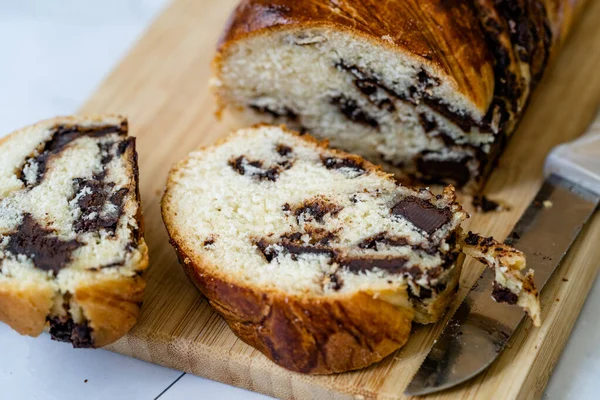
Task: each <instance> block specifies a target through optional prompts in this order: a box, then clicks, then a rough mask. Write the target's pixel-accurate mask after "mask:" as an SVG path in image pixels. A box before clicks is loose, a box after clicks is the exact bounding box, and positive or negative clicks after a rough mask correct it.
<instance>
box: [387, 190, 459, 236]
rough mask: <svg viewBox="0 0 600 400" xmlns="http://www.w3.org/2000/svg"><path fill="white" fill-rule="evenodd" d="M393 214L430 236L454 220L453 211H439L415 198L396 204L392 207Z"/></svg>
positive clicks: (407, 198)
mask: <svg viewBox="0 0 600 400" xmlns="http://www.w3.org/2000/svg"><path fill="white" fill-rule="evenodd" d="M392 214H394V215H400V216H401V217H403V218H404V219H406V220H408V221H409V222H411V223H412V224H413V225H414V226H416V227H417V228H419V229H421V230H423V231H425V232H427V233H428V234H430V235H431V234H432V233H434V232H435V231H437V230H438V229H439V228H441V227H442V226H444V225H445V224H447V223H448V222H450V220H451V219H452V211H450V210H449V209H448V208H444V209H439V208H437V207H435V206H434V205H433V204H431V203H429V202H428V201H426V200H423V199H421V198H418V197H415V196H408V197H405V198H404V199H402V200H400V201H399V202H398V203H396V204H395V205H394V206H393V207H392Z"/></svg>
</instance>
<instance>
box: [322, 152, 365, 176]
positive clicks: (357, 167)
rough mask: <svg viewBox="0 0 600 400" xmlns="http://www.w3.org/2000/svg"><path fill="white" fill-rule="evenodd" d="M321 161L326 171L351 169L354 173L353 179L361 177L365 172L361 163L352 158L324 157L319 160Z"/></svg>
mask: <svg viewBox="0 0 600 400" xmlns="http://www.w3.org/2000/svg"><path fill="white" fill-rule="evenodd" d="M321 161H322V162H323V165H325V168H327V169H343V168H347V169H351V170H352V171H353V172H355V174H356V176H355V177H357V176H361V175H363V174H364V173H365V172H366V170H365V168H364V167H363V165H362V163H360V162H358V161H357V160H355V159H353V158H339V157H324V158H322V159H321Z"/></svg>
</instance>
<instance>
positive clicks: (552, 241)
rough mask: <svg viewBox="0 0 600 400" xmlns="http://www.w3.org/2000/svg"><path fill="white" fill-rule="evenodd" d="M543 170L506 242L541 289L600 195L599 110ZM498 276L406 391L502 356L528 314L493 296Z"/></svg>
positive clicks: (472, 371) (479, 289) (479, 287)
mask: <svg viewBox="0 0 600 400" xmlns="http://www.w3.org/2000/svg"><path fill="white" fill-rule="evenodd" d="M544 174H545V176H546V180H545V181H544V183H543V185H542V187H541V189H540V190H539V192H538V193H537V195H536V196H535V198H534V200H533V201H532V202H531V204H530V205H529V207H528V208H527V209H526V210H525V212H524V213H523V215H522V216H521V219H520V220H519V221H518V222H517V224H516V225H515V227H514V229H513V231H512V233H511V234H510V235H508V239H507V240H506V242H507V243H509V244H512V245H514V246H515V247H516V248H518V249H519V250H521V251H523V252H524V253H525V255H526V257H527V265H528V266H529V267H531V268H533V270H534V271H535V281H536V284H537V287H538V288H539V290H542V289H543V287H544V285H545V284H546V282H547V281H548V279H549V278H550V276H552V273H553V272H554V270H555V269H556V267H557V266H558V265H559V264H560V262H561V260H562V259H563V257H564V256H565V254H566V253H567V251H568V250H569V247H571V244H572V243H573V242H574V241H575V239H576V238H577V235H579V232H580V231H581V229H582V227H583V226H584V225H585V223H586V222H587V221H588V219H589V218H590V216H591V215H592V214H593V212H594V211H595V209H596V208H597V206H598V203H599V201H600V113H599V114H598V115H597V116H596V120H595V122H594V123H593V124H592V126H591V127H590V129H589V130H588V133H587V134H585V135H584V136H583V137H581V138H580V139H577V140H575V141H574V142H571V143H567V144H563V145H560V146H557V147H556V148H554V149H553V150H552V152H551V153H550V155H549V156H548V157H547V159H546V164H545V167H544ZM493 279H494V273H493V271H491V270H490V269H486V270H485V271H484V273H483V274H482V275H481V277H480V278H479V280H478V281H477V283H476V284H475V285H474V286H473V288H472V289H471V291H470V292H469V294H468V295H467V297H466V298H465V299H464V301H463V302H462V304H461V305H460V306H459V307H458V309H457V310H456V312H455V313H454V315H453V316H452V318H451V319H450V320H449V321H448V323H447V324H446V326H445V327H444V330H443V331H442V333H441V334H440V336H439V338H438V339H437V340H436V341H435V342H434V344H433V347H432V349H431V350H430V352H429V354H428V355H427V357H426V358H425V361H424V362H423V364H421V367H420V368H419V370H418V371H417V373H416V375H415V376H414V377H413V379H412V381H411V382H410V384H409V385H408V387H407V388H406V391H405V392H404V393H405V394H406V395H410V396H419V395H425V394H429V393H434V392H437V391H440V390H444V389H448V388H450V387H453V386H455V385H458V384H460V383H462V382H465V381H467V380H469V379H471V378H473V377H474V376H476V375H477V374H479V373H480V372H481V371H483V370H485V369H486V368H487V367H488V366H489V365H490V364H491V363H492V362H493V361H494V360H495V359H496V357H498V355H499V354H500V352H501V351H502V349H503V348H504V347H505V345H506V343H507V342H508V340H509V339H510V336H511V335H512V333H513V332H514V330H515V329H516V328H517V326H518V325H519V324H520V323H521V320H522V319H523V312H522V311H521V310H520V309H519V308H517V307H511V306H508V305H506V304H500V303H496V302H495V301H494V300H492V298H491V296H490V291H491V286H492V281H493Z"/></svg>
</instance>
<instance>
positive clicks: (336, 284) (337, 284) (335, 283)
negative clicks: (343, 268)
mask: <svg viewBox="0 0 600 400" xmlns="http://www.w3.org/2000/svg"><path fill="white" fill-rule="evenodd" d="M329 284H330V285H331V288H332V289H333V290H335V291H336V292H337V291H338V290H340V289H341V288H342V286H344V280H343V279H342V278H341V277H340V276H339V275H338V274H337V273H333V274H331V275H329Z"/></svg>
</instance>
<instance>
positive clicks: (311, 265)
mask: <svg viewBox="0 0 600 400" xmlns="http://www.w3.org/2000/svg"><path fill="white" fill-rule="evenodd" d="M162 213H163V219H164V221H165V224H166V227H167V230H168V232H169V235H170V237H171V242H172V244H173V245H174V247H175V249H176V250H177V253H178V255H179V257H180V260H181V262H182V264H183V266H184V268H185V270H186V272H187V274H188V276H189V277H190V278H191V280H192V281H193V282H194V283H195V284H196V285H197V286H198V287H199V289H200V290H201V291H202V292H203V293H204V294H205V295H206V296H207V297H208V299H209V300H210V302H211V304H213V305H214V306H215V308H216V309H217V311H219V312H220V313H221V315H223V316H224V317H225V319H226V320H227V322H228V323H229V325H230V326H231V327H232V329H233V330H234V332H235V333H236V334H238V336H240V337H241V338H242V339H243V340H245V341H246V342H248V343H250V344H251V345H253V346H255V347H257V348H258V349H259V350H261V351H262V352H263V353H265V354H266V355H267V356H269V357H270V358H271V359H273V360H274V361H276V362H278V363H279V364H280V365H282V366H284V367H286V368H288V369H292V370H296V371H301V372H309V373H331V372H340V371H345V370H349V369H356V368H362V367H364V366H366V365H369V364H371V363H373V362H375V361H378V360H380V359H381V358H383V357H385V356H386V355H387V354H389V353H391V352H392V351H394V350H396V349H397V348H399V347H400V346H402V345H403V344H404V343H405V342H406V340H407V339H408V335H409V333H410V326H411V322H412V321H415V322H418V323H431V322H436V321H438V320H439V319H440V318H441V316H442V315H443V313H444V312H445V310H446V308H447V306H448V305H449V303H450V302H451V301H452V300H453V298H454V294H455V292H456V290H457V285H458V279H459V276H460V265H461V261H462V260H461V259H460V257H459V256H460V254H461V243H462V242H463V240H462V237H463V234H462V230H461V229H460V224H461V222H462V221H464V220H465V219H466V218H467V217H468V215H467V213H466V212H465V211H463V209H462V207H461V206H460V205H459V204H458V203H457V202H456V200H455V195H454V189H453V188H452V187H448V188H446V189H445V190H444V192H443V193H442V194H440V195H437V196H436V195H434V194H432V193H431V192H430V191H428V190H425V189H423V190H420V191H415V190H413V189H410V188H407V187H404V186H402V185H400V184H399V183H398V182H397V181H396V180H394V179H393V178H392V176H391V175H389V174H387V173H384V172H382V171H381V170H380V169H379V168H377V167H375V166H374V165H373V164H370V163H369V162H367V161H365V160H364V159H362V158H361V157H358V156H356V155H351V154H348V153H344V152H341V151H338V150H333V149H328V148H327V146H326V144H325V143H320V142H318V141H316V140H315V139H313V138H312V137H310V136H308V135H300V134H297V133H293V132H291V131H287V130H286V129H284V128H281V127H275V126H258V127H255V128H251V129H244V130H240V131H238V132H236V133H235V134H233V135H232V136H231V137H229V138H228V139H227V140H225V141H224V142H222V143H221V144H219V145H216V146H211V147H209V148H206V149H203V150H200V151H198V152H194V153H191V154H190V155H189V157H188V158H186V159H185V160H183V161H181V162H180V163H178V164H177V165H176V166H175V167H174V168H173V169H172V171H171V173H170V175H169V180H168V183H167V190H166V192H165V195H164V197H163V201H162ZM315 308H322V309H323V312H324V313H325V314H326V315H325V316H323V315H321V314H319V315H318V316H316V315H314V313H315ZM349 309H354V310H355V311H356V310H363V311H361V312H360V314H361V315H360V316H357V319H358V322H357V321H354V322H350V321H346V322H344V321H343V317H341V315H346V314H348V310H349ZM339 310H343V312H342V311H339ZM377 310H383V311H381V313H382V314H381V315H379V314H377V313H378V312H379V311H377ZM300 316H302V317H301V318H300ZM340 318H341V319H342V321H340ZM378 318H380V319H383V320H385V321H379V320H378ZM374 320H377V321H378V324H381V325H380V326H381V328H380V330H379V331H377V329H375V332H374V333H372V334H367V332H369V329H371V330H372V329H373V327H368V326H366V325H369V324H371V323H373V321H374ZM360 321H362V322H360ZM357 324H358V325H357ZM350 325H351V326H350ZM275 327H276V328H275ZM366 336H368V337H366ZM306 343H310V346H309V345H307V344H306ZM340 347H341V348H346V350H345V353H344V354H345V355H337V356H336V357H337V358H336V360H337V361H336V362H333V361H332V359H333V358H335V357H333V354H329V353H328V351H329V350H328V349H332V351H333V349H337V350H336V351H338V350H339V348H340ZM348 349H353V351H354V353H353V352H352V351H350V350H348ZM350 353H352V354H361V356H360V357H353V356H351V354H350ZM330 356H331V357H330ZM346 356H347V358H344V357H346ZM340 357H341V358H340Z"/></svg>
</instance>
